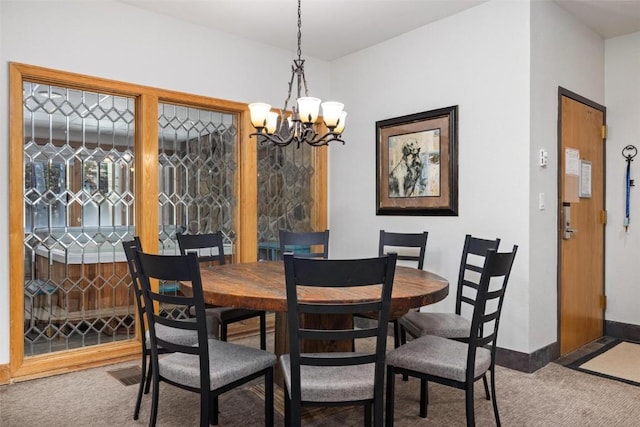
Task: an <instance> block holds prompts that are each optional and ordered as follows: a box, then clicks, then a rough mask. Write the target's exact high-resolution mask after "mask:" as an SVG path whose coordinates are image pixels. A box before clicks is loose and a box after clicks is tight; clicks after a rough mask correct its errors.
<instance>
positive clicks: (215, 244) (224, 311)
mask: <svg viewBox="0 0 640 427" xmlns="http://www.w3.org/2000/svg"><path fill="white" fill-rule="evenodd" d="M178 246H180V253H181V254H182V255H185V254H186V253H187V252H190V251H193V252H196V253H197V254H198V259H199V260H200V263H213V264H217V265H224V264H225V263H226V259H225V256H224V245H223V241H222V232H221V231H216V232H215V233H206V234H178ZM212 249H214V250H215V253H214V251H212ZM207 250H208V253H203V251H207ZM206 312H207V314H209V315H211V316H215V317H216V318H217V319H218V324H219V325H220V339H221V340H222V341H227V334H228V328H229V325H230V324H232V323H236V322H240V321H243V320H247V319H252V318H254V317H259V318H260V348H261V349H262V350H266V349H267V322H266V312H264V311H259V310H248V309H244V308H233V307H215V306H207V308H206Z"/></svg>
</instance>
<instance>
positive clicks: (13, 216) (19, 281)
mask: <svg viewBox="0 0 640 427" xmlns="http://www.w3.org/2000/svg"><path fill="white" fill-rule="evenodd" d="M22 80H23V73H22V69H21V68H20V67H19V66H17V65H16V64H12V63H10V64H9V206H10V207H11V209H9V310H10V311H9V313H10V321H9V348H10V350H9V358H10V359H9V366H10V371H11V373H13V372H16V371H17V370H18V368H19V367H20V365H22V360H23V359H24V344H23V340H24V291H23V288H24V249H23V240H24V203H23V202H22V198H23V194H24V188H23V184H22V181H23V177H24V161H23V156H24V153H23V151H24V143H23V141H22V132H23V125H22V123H23V110H22Z"/></svg>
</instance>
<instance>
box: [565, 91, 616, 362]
mask: <svg viewBox="0 0 640 427" xmlns="http://www.w3.org/2000/svg"><path fill="white" fill-rule="evenodd" d="M559 101H560V112H559V115H560V130H559V134H560V142H559V144H558V146H559V156H558V158H559V159H560V162H559V168H558V173H559V174H560V177H559V180H558V182H559V185H560V188H559V191H558V195H559V201H558V202H559V203H558V208H559V213H558V218H559V221H558V225H559V230H558V232H559V236H558V240H559V242H560V243H559V252H558V255H559V258H560V259H559V262H558V265H559V274H558V276H559V283H558V288H559V335H560V337H559V339H560V354H562V355H564V354H567V353H569V352H571V351H573V350H576V349H577V348H579V347H581V346H583V345H584V344H587V343H589V342H591V341H593V340H596V339H598V338H600V337H601V336H602V334H603V324H604V301H605V299H604V223H605V221H606V213H605V211H604V200H605V195H604V180H605V173H604V165H605V163H604V153H605V151H604V149H605V141H604V136H605V132H604V124H605V107H603V106H600V105H597V104H595V103H593V102H590V101H588V100H586V99H584V98H582V97H580V96H578V95H576V94H573V93H571V92H568V91H566V90H563V89H560V92H559ZM589 181H590V185H589ZM581 184H582V187H581ZM567 222H569V224H568V225H567V224H566V223H567ZM567 229H568V230H567ZM572 230H574V231H572Z"/></svg>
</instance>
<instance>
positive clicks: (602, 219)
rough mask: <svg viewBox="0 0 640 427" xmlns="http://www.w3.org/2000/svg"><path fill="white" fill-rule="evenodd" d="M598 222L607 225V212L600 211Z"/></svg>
mask: <svg viewBox="0 0 640 427" xmlns="http://www.w3.org/2000/svg"><path fill="white" fill-rule="evenodd" d="M600 222H601V223H602V224H604V225H607V211H600Z"/></svg>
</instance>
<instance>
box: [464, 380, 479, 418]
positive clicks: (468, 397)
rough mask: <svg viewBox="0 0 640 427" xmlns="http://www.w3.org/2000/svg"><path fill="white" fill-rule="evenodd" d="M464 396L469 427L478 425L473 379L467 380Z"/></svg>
mask: <svg viewBox="0 0 640 427" xmlns="http://www.w3.org/2000/svg"><path fill="white" fill-rule="evenodd" d="M464 397H465V410H466V413H467V427H474V426H475V425H476V419H475V418H476V416H475V413H474V408H473V381H467V384H466V387H465V393H464Z"/></svg>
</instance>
